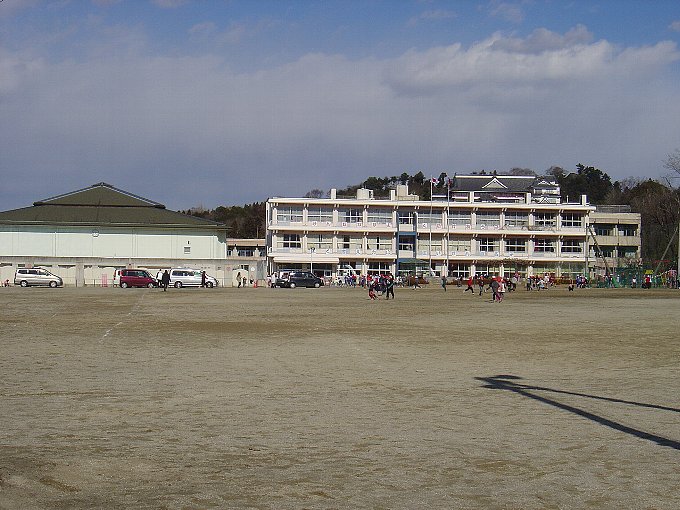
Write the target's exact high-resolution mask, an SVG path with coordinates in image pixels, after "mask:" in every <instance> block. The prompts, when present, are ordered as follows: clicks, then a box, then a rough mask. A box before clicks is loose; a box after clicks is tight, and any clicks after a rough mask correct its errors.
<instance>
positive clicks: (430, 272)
mask: <svg viewBox="0 0 680 510" xmlns="http://www.w3.org/2000/svg"><path fill="white" fill-rule="evenodd" d="M433 181H434V177H431V178H430V221H429V224H430V246H429V248H428V253H429V255H430V267H429V269H428V271H427V276H428V277H429V276H430V275H431V274H432V185H433V184H434V182H433Z"/></svg>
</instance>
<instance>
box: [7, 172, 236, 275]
mask: <svg viewBox="0 0 680 510" xmlns="http://www.w3.org/2000/svg"><path fill="white" fill-rule="evenodd" d="M226 257H227V227H226V225H224V224H221V223H215V222H213V221H209V220H205V219H202V218H196V217H193V216H188V215H185V214H181V213H178V212H175V211H171V210H168V209H166V207H165V206H164V205H163V204H159V203H158V202H154V201H152V200H149V199H146V198H143V197H140V196H137V195H135V194H133V193H130V192H127V191H123V190H121V189H118V188H115V187H113V186H111V185H110V184H106V183H103V182H102V183H98V184H95V185H93V186H90V187H88V188H84V189H80V190H77V191H73V192H70V193H65V194H63V195H59V196H55V197H52V198H48V199H45V200H39V201H37V202H35V203H34V204H33V206H32V207H26V208H22V209H15V210H11V211H5V212H0V278H2V279H3V280H4V279H10V280H12V278H13V276H14V271H15V269H17V268H19V267H28V266H42V267H47V268H48V269H50V270H51V271H52V272H54V273H55V274H58V275H60V276H62V278H64V281H65V283H66V284H67V285H69V284H71V285H78V286H81V285H86V284H87V285H93V284H96V285H101V284H102V282H106V281H107V280H110V279H111V277H112V275H113V271H114V268H121V267H145V268H148V269H152V270H153V269H156V268H169V267H174V266H191V267H195V268H199V269H204V270H206V271H207V272H208V273H210V274H212V275H213V276H215V277H217V278H218V280H221V282H227V284H230V281H231V271H230V268H229V265H228V263H227V260H226ZM152 272H153V271H152ZM154 275H155V273H154Z"/></svg>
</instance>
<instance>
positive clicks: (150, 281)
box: [113, 269, 156, 289]
mask: <svg viewBox="0 0 680 510" xmlns="http://www.w3.org/2000/svg"><path fill="white" fill-rule="evenodd" d="M116 281H117V282H118V285H119V286H120V287H121V288H123V289H126V288H127V287H149V288H151V287H155V286H156V279H155V278H154V277H153V276H151V273H149V272H148V271H147V270H146V269H116V272H115V273H114V275H113V282H114V285H115V284H116Z"/></svg>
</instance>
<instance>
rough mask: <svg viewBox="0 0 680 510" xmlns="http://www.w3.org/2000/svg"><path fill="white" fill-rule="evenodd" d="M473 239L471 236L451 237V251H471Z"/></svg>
mask: <svg viewBox="0 0 680 510" xmlns="http://www.w3.org/2000/svg"><path fill="white" fill-rule="evenodd" d="M471 246H472V240H471V239H470V238H469V237H452V238H451V239H449V253H455V252H461V253H464V252H466V251H470V249H471Z"/></svg>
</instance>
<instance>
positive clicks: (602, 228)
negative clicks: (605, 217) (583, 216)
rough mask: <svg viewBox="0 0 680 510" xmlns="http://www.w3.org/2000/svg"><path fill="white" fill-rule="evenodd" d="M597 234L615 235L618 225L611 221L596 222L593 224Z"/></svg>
mask: <svg viewBox="0 0 680 510" xmlns="http://www.w3.org/2000/svg"><path fill="white" fill-rule="evenodd" d="M593 230H595V235H596V236H613V235H614V232H615V231H616V225H612V224H609V223H596V224H594V225H593Z"/></svg>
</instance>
